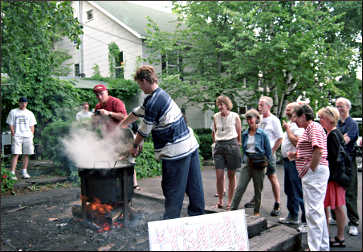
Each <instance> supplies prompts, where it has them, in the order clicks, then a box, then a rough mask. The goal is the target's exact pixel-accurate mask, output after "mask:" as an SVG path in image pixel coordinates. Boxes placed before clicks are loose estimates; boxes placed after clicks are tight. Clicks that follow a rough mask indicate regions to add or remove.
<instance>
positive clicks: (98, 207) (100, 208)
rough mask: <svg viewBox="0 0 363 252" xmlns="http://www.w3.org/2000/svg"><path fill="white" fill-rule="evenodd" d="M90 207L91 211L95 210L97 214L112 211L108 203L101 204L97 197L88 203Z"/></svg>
mask: <svg viewBox="0 0 363 252" xmlns="http://www.w3.org/2000/svg"><path fill="white" fill-rule="evenodd" d="M90 208H91V210H92V211H97V212H98V213H99V214H103V215H104V214H106V213H109V212H111V211H112V209H113V207H112V206H111V205H108V204H102V203H101V201H100V200H99V199H98V198H95V199H94V201H93V202H92V203H91V204H90Z"/></svg>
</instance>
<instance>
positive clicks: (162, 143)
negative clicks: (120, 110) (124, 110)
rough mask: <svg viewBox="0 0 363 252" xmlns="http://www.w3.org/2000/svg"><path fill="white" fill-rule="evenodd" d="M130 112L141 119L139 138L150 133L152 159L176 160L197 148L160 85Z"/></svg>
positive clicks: (178, 112) (172, 101) (191, 135)
mask: <svg viewBox="0 0 363 252" xmlns="http://www.w3.org/2000/svg"><path fill="white" fill-rule="evenodd" d="M132 113H133V114H134V115H135V116H137V117H142V118H143V120H142V121H141V123H140V126H139V129H138V130H137V132H138V133H139V134H140V135H141V136H143V137H147V136H148V135H149V134H150V132H151V136H152V139H153V142H154V151H155V158H156V159H166V160H173V159H174V160H175V159H180V158H183V157H186V156H187V155H189V154H191V153H192V152H194V151H195V150H196V149H197V148H198V147H199V145H198V142H197V140H196V138H195V136H194V133H193V131H192V130H191V129H190V128H189V127H188V126H187V124H186V122H185V120H184V117H183V114H182V112H181V110H180V109H179V107H178V105H177V104H176V103H175V102H174V100H173V99H171V97H170V96H169V95H168V94H167V93H166V92H165V91H164V90H162V89H161V88H157V89H155V90H154V92H153V93H152V94H150V95H148V96H147V97H146V98H145V100H144V103H143V104H142V105H141V106H139V107H137V108H135V109H134V110H133V111H132Z"/></svg>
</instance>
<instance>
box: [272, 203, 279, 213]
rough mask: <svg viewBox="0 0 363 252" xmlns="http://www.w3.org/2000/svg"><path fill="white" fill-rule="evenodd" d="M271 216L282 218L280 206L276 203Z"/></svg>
mask: <svg viewBox="0 0 363 252" xmlns="http://www.w3.org/2000/svg"><path fill="white" fill-rule="evenodd" d="M271 216H280V204H279V203H277V202H275V205H274V208H273V209H272V211H271Z"/></svg>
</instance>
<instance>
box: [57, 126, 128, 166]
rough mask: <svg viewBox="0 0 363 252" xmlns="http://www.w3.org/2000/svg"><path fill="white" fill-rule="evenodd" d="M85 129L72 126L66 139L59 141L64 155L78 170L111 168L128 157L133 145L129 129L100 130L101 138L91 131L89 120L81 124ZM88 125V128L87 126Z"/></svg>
mask: <svg viewBox="0 0 363 252" xmlns="http://www.w3.org/2000/svg"><path fill="white" fill-rule="evenodd" d="M82 124H83V125H85V126H86V127H82V128H80V127H79V126H78V127H77V125H76V124H74V125H72V128H71V130H70V134H69V136H68V137H67V138H63V139H61V141H62V143H63V145H64V147H65V153H66V154H67V155H68V157H69V158H70V159H71V160H72V161H73V162H74V163H75V164H76V166H77V167H78V168H83V169H92V168H97V169H100V168H113V167H114V166H115V163H116V161H118V160H120V159H124V158H127V157H128V151H129V150H130V148H131V145H132V143H133V141H132V140H133V139H132V137H133V136H132V134H131V132H130V131H129V129H122V128H121V127H117V128H116V129H115V130H113V131H112V133H106V132H107V130H105V128H104V127H103V128H102V129H101V132H102V135H103V137H100V136H99V134H98V133H97V132H95V131H94V130H92V129H91V128H92V127H89V126H90V125H91V120H89V121H87V122H82ZM87 124H88V126H87Z"/></svg>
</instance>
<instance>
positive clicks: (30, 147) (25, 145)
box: [11, 136, 34, 155]
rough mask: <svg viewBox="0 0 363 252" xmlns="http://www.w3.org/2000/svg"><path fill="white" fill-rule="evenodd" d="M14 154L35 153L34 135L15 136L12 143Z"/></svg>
mask: <svg viewBox="0 0 363 252" xmlns="http://www.w3.org/2000/svg"><path fill="white" fill-rule="evenodd" d="M11 153H12V154H25V155H33V154H34V144H33V137H22V136H13V138H12V144H11Z"/></svg>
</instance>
